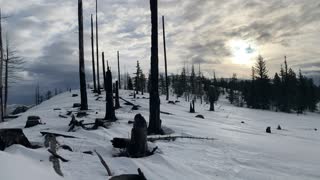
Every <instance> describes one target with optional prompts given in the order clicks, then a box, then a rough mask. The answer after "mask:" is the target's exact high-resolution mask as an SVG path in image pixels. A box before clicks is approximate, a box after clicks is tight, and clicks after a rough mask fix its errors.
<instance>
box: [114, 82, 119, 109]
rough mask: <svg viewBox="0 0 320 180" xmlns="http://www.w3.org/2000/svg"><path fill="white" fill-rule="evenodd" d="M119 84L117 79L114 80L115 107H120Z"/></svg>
mask: <svg viewBox="0 0 320 180" xmlns="http://www.w3.org/2000/svg"><path fill="white" fill-rule="evenodd" d="M119 87H120V86H119V84H118V81H116V99H115V109H119V108H120V102H119Z"/></svg>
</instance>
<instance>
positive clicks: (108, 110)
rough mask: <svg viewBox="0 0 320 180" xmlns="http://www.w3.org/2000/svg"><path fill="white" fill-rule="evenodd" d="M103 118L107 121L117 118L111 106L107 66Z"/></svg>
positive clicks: (109, 77) (111, 94)
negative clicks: (104, 113) (104, 112)
mask: <svg viewBox="0 0 320 180" xmlns="http://www.w3.org/2000/svg"><path fill="white" fill-rule="evenodd" d="M104 119H105V120H108V121H116V120H117V119H116V116H115V112H114V106H113V93H112V74H111V71H110V68H109V67H108V68H107V72H106V115H105V118H104Z"/></svg>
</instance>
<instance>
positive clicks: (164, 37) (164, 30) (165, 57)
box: [162, 16, 169, 101]
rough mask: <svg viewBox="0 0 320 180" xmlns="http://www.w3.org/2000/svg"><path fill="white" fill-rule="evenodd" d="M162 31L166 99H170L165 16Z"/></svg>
mask: <svg viewBox="0 0 320 180" xmlns="http://www.w3.org/2000/svg"><path fill="white" fill-rule="evenodd" d="M162 29H163V30H162V31H163V51H164V67H165V76H166V95H167V97H166V100H167V101H168V100H169V82H168V66H167V46H166V29H165V24H164V16H162Z"/></svg>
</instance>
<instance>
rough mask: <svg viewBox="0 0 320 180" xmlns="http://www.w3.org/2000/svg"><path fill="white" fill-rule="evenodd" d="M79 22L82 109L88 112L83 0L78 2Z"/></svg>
mask: <svg viewBox="0 0 320 180" xmlns="http://www.w3.org/2000/svg"><path fill="white" fill-rule="evenodd" d="M78 20H79V76H80V94H81V108H80V109H81V110H88V98H87V86H86V74H85V66H84V47H83V12H82V0H78Z"/></svg>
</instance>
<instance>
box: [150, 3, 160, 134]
mask: <svg viewBox="0 0 320 180" xmlns="http://www.w3.org/2000/svg"><path fill="white" fill-rule="evenodd" d="M150 10H151V25H152V28H151V83H150V103H149V106H150V108H149V110H150V115H149V127H148V133H149V134H163V131H162V129H161V121H160V98H159V83H158V81H159V57H158V0H150Z"/></svg>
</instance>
